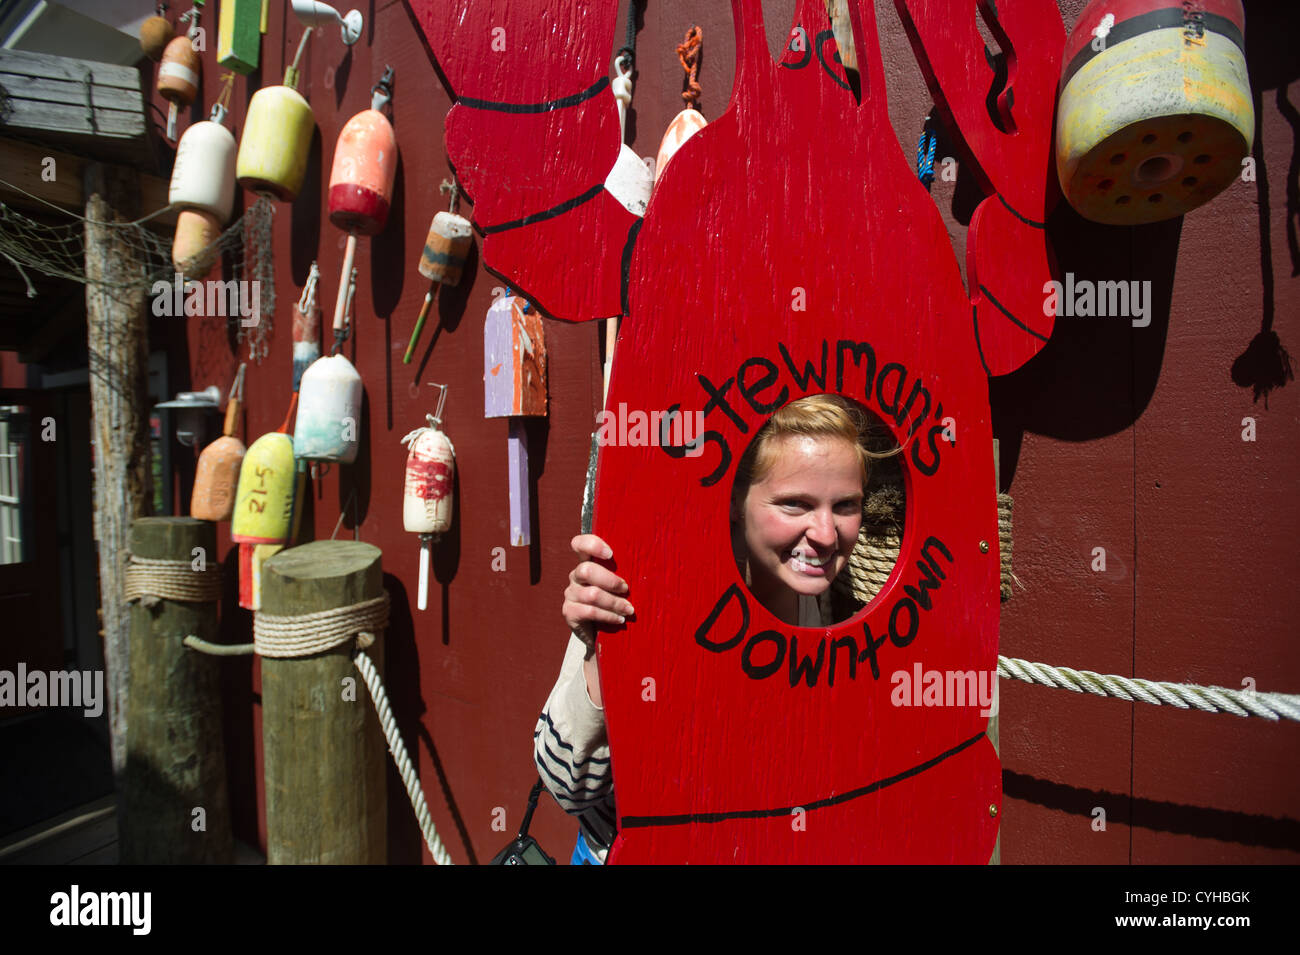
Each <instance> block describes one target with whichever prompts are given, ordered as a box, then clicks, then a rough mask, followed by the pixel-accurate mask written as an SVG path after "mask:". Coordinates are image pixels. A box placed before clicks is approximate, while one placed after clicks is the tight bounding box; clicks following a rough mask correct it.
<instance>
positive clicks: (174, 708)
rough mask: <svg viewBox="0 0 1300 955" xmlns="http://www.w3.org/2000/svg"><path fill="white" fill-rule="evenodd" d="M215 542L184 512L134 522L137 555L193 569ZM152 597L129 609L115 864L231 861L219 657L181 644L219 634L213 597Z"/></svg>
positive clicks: (210, 527) (205, 526) (212, 533)
mask: <svg viewBox="0 0 1300 955" xmlns="http://www.w3.org/2000/svg"><path fill="white" fill-rule="evenodd" d="M216 544H217V535H216V526H215V525H214V524H211V523H209V522H208V521H199V520H194V519H193V518H189V517H145V518H141V519H140V520H138V521H136V522H135V524H134V526H133V527H132V529H131V552H132V553H133V554H134V555H135V556H136V557H142V558H150V559H161V560H176V561H185V562H186V563H189V564H191V566H194V567H199V566H200V565H199V564H198V563H197V562H198V561H200V560H201V561H203V562H204V565H208V566H210V564H209V563H208V562H211V561H214V560H215V559H216ZM196 548H198V549H199V550H197V551H196ZM148 603H150V601H148V600H135V601H133V602H132V603H131V607H130V625H131V629H130V648H131V695H130V698H129V703H128V709H127V723H126V725H127V735H126V768H125V771H124V772H123V775H122V786H121V789H122V800H123V803H122V811H121V814H120V842H119V845H120V851H121V861H122V862H124V863H165V864H172V863H229V862H231V861H232V859H233V855H234V851H233V850H234V844H233V842H232V839H231V829H230V797H229V795H228V792H227V789H226V754H225V745H224V743H223V741H222V740H223V738H222V727H221V674H220V671H219V669H218V668H219V667H220V666H221V661H220V660H219V659H218V658H216V657H212V656H207V655H205V654H203V653H198V652H196V651H194V650H190V649H189V648H187V647H185V646H184V645H183V644H182V643H181V641H182V640H183V639H184V638H185V637H186V636H187V635H189V634H193V635H195V636H197V637H199V638H200V639H203V640H208V641H215V640H216V639H217V634H218V625H217V601H216V600H215V599H214V600H212V601H206V602H191V601H183V600H169V599H166V598H163V599H161V600H158V601H157V603H154V604H153V606H148V605H147V604H148ZM199 810H202V811H201V812H200V811H199Z"/></svg>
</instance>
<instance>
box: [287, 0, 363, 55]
mask: <svg viewBox="0 0 1300 955" xmlns="http://www.w3.org/2000/svg"><path fill="white" fill-rule="evenodd" d="M293 15H294V16H296V17H297V18H298V21H299V22H300V23H301V24H302V25H303V26H305V27H322V26H324V25H325V24H327V23H338V24H340V25H341V26H342V27H343V42H344V43H346V44H347V45H348V46H351V45H352V44H353V43H356V42H357V40H359V39H361V27H362V26H363V24H364V20H363V19H362V16H361V11H360V10H349V11H348V13H347V16H343V15H342V14H340V13H339V12H338V11H337V10H335V9H334V8H333V7H331V6H330V5H329V4H328V3H320V2H318V0H293Z"/></svg>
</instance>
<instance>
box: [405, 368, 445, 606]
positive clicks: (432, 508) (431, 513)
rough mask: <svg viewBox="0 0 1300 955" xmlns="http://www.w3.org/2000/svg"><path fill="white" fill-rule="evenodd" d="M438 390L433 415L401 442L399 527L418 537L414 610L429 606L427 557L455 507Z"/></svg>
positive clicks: (441, 403)
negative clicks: (402, 469) (403, 467)
mask: <svg viewBox="0 0 1300 955" xmlns="http://www.w3.org/2000/svg"><path fill="white" fill-rule="evenodd" d="M439 387H441V388H442V395H441V397H440V398H439V399H438V412H437V414H431V415H425V419H426V420H427V421H428V422H429V424H428V427H425V428H416V429H415V430H414V431H412V432H411V433H410V434H408V435H407V436H406V437H404V438H403V439H402V443H403V444H406V445H409V446H410V454H409V455H407V458H406V478H405V481H404V483H403V488H402V526H403V527H404V528H405V529H406V530H407V531H409V532H411V533H413V534H419V535H420V583H419V590H418V593H417V596H416V607H418V608H419V609H420V610H424V609H425V608H426V607H427V606H428V604H429V555H430V553H431V551H432V550H433V545H434V543H435V542H436V541H437V540H438V538H439V537H440V536H442V535H443V534H445V533H446V532H447V531H448V530H449V529H450V528H451V518H452V510H453V508H454V506H455V502H456V497H455V486H456V449H455V448H454V447H452V444H451V439H450V438H448V437H447V434H446V432H444V431H443V430H442V409H443V406H444V405H445V404H446V402H447V388H446V386H445V385H441V386H439Z"/></svg>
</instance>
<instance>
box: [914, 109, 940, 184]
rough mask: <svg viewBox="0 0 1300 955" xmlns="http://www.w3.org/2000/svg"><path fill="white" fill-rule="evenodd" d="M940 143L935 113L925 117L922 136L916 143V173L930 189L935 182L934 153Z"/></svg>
mask: <svg viewBox="0 0 1300 955" xmlns="http://www.w3.org/2000/svg"><path fill="white" fill-rule="evenodd" d="M938 145H939V136H938V134H937V133H936V132H935V129H934V113H930V114H929V115H928V116H926V117H925V125H924V126H922V127H921V138H920V140H919V141H918V142H917V144H916V175H917V178H919V179H920V180H921V182H922V183H923V184H924V185H925V188H927V189H929V188H930V184H931V183H933V182H934V153H935V150H936V149H937V148H938Z"/></svg>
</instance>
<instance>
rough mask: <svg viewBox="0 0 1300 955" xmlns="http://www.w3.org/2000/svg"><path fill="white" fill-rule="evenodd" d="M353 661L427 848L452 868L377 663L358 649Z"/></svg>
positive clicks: (436, 858) (437, 859)
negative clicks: (366, 691) (372, 704)
mask: <svg viewBox="0 0 1300 955" xmlns="http://www.w3.org/2000/svg"><path fill="white" fill-rule="evenodd" d="M352 662H353V663H354V664H356V667H357V669H358V670H360V671H361V678H362V679H363V680H365V681H366V689H368V690H369V691H370V699H371V700H372V701H373V702H374V704H375V713H376V714H378V716H379V725H380V726H381V727H383V730H384V738H385V739H386V740H388V752H390V753H391V754H392V756H393V762H394V763H395V764H396V765H397V771H398V773H400V774H401V777H402V784H403V785H404V786H405V787H406V796H407V798H408V799H410V800H411V808H412V809H414V810H415V818H416V820H417V821H418V822H419V824H420V832H421V833H422V834H423V835H424V842H425V845H427V846H428V847H429V853H430V855H432V856H433V861H434V862H436V863H437V864H438V865H452V864H453V863H452V861H451V855H450V854H449V853H448V852H447V849H446V848H445V847H444V846H443V844H442V840H441V839H440V838H438V830H437V829H436V828H435V827H434V825H433V818H432V817H431V816H430V815H429V804H428V802H426V801H425V798H424V790H423V789H421V788H420V777H419V776H417V775H416V772H415V767H414V766H412V765H411V756H410V753H409V752H408V751H407V749H406V744H405V743H404V742H403V741H402V734H401V733H400V732H399V731H398V729H397V720H396V718H394V716H393V711H392V708H391V707H390V706H389V705H388V694H387V693H385V692H384V683H383V681H382V680H381V679H380V678H379V673H378V671H377V670H375V665H374V663H373V662H371V659H370V657H369V656H367V655H366V654H365V653H363V652H361V651H360V650H358V651H357V654H356V656H354V657H353V658H352Z"/></svg>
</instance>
